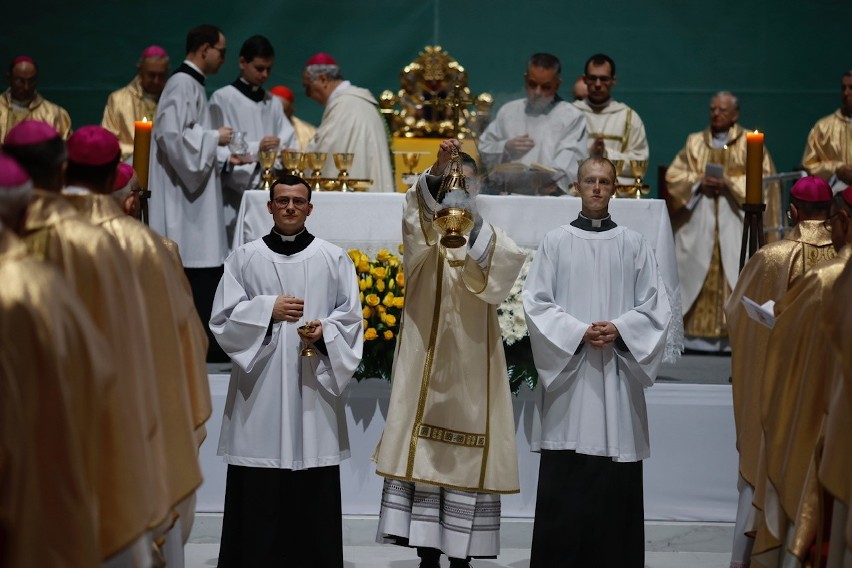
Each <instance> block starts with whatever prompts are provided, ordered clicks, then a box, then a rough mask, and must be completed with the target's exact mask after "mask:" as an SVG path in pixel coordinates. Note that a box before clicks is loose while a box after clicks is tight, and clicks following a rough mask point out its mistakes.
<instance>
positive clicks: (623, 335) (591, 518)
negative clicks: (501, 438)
mask: <svg viewBox="0 0 852 568" xmlns="http://www.w3.org/2000/svg"><path fill="white" fill-rule="evenodd" d="M577 177H578V179H579V181H578V182H577V190H578V192H579V193H580V198H581V199H582V209H581V213H580V215H579V216H578V217H577V219H576V220H574V221H572V222H571V223H570V224H569V225H563V226H561V227H559V228H556V229H553V230H552V231H550V232H548V233H547V234H546V235H545V236H544V239H543V240H542V242H541V245H540V246H539V248H538V251H537V252H536V255H535V258H534V260H533V263H532V265H531V267H530V272H529V274H528V276H527V279H526V283H525V287H524V293H523V297H524V309H525V311H526V318H527V325H528V327H529V333H530V341H531V345H532V352H533V357H534V359H535V366H536V369H537V370H538V381H539V385H538V397H537V400H536V410H535V414H534V417H533V434H532V443H531V448H532V450H533V451H537V452H541V461H540V466H539V481H538V493H537V497H536V512H535V523H534V527H533V540H532V550H531V558H530V567H531V568H545V567H546V568H550V567H552V566H619V567H639V568H641V567H642V566H643V565H644V509H643V502H642V460H644V459H646V458H647V457H649V455H650V444H649V436H648V417H647V411H646V408H645V389H646V388H647V387H650V386H651V385H652V384H653V383H654V380H655V379H656V375H657V370H658V368H659V364H660V362H661V361H662V357H663V354H664V351H665V344H666V334H667V332H668V328H669V326H670V324H671V308H670V304H669V299H668V295H667V294H666V292H665V286H664V284H663V280H662V277H661V275H660V273H659V270H658V268H657V261H656V258H655V256H654V251H653V249H652V248H651V246H650V244H649V243H648V242H647V241H646V239H645V237H643V236H642V235H641V234H639V233H637V232H635V231H632V230H631V229H627V228H625V227H619V226H617V225H616V224H615V223H614V222H613V220H612V218H611V217H610V216H609V212H608V211H609V200H610V199H611V198H612V195H613V193H614V191H615V179H616V176H615V166H614V165H613V164H612V162H610V161H609V160H606V159H603V158H590V159H588V160H586V161H585V162H583V164H582V166H581V167H580V169H579V171H578V173H577ZM613 543H617V545H613Z"/></svg>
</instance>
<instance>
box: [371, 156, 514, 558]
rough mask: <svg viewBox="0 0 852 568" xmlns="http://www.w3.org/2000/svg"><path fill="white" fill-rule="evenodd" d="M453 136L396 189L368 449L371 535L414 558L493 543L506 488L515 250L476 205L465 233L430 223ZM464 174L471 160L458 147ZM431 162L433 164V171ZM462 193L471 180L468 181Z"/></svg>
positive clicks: (470, 173)
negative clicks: (379, 391)
mask: <svg viewBox="0 0 852 568" xmlns="http://www.w3.org/2000/svg"><path fill="white" fill-rule="evenodd" d="M460 145H461V144H460V142H459V141H458V140H455V139H450V140H444V141H443V142H441V145H440V150H439V152H438V160H437V161H436V162H435V164H434V165H433V166H432V167H431V168H430V169H429V170H427V171H426V172H425V173H424V174H422V175H421V176H420V178H419V179H418V182H417V183H416V184H415V185H414V186H413V187H412V188H411V189H409V190H408V192H407V193H406V195H405V213H404V217H403V230H402V233H403V245H404V247H405V285H406V288H405V309H404V313H403V319H402V331H401V333H400V336H399V339H398V343H397V351H396V353H395V357H394V365H393V389H392V390H391V398H390V405H389V406H388V413H387V420H386V422H385V428H384V431H383V432H382V438H381V441H380V442H379V447H378V448H377V449H376V455H375V460H376V473H378V474H379V475H381V476H383V477H385V480H384V487H383V490H382V504H381V510H380V515H379V529H378V535H377V540H378V541H379V542H387V543H393V544H400V545H407V546H412V547H416V548H417V554H418V556H419V557H420V559H421V563H420V566H421V568H439V566H440V556H441V554H442V553H443V554H446V555H447V556H448V557H449V558H450V567H451V568H462V567H469V566H470V564H469V560H470V558H494V557H496V556H497V554H498V553H499V552H500V494H503V493H517V492H518V491H519V490H520V485H519V482H518V456H517V449H516V443H515V420H514V415H513V413H512V400H511V397H512V395H511V392H510V389H509V384H508V374H507V371H506V358H505V354H504V351H503V341H502V335H501V332H500V324H499V322H498V320H497V306H499V305H500V303H501V302H502V301H503V300H505V299H506V296H508V295H509V292H510V290H511V288H512V285H513V284H514V283H515V280H516V278H517V276H518V273H519V272H520V270H521V266H522V265H523V263H524V259H525V254H524V253H523V252H522V251H521V250H520V249H519V248H518V247H517V245H515V243H514V241H512V240H511V239H510V238H509V237H508V236H507V235H506V233H504V232H503V231H502V230H501V229H499V228H497V227H494V226H492V225H491V224H490V223H488V222H485V221H483V219H482V217H480V216H479V215H478V214H475V215H474V217H475V219H476V220H475V224H474V227H473V228H472V230H471V233H470V236H469V237H468V240H467V243H465V244H464V245H462V246H460V247H456V248H451V247H446V246H444V245H443V244H441V239H440V235H439V233H438V232H437V231H436V229H435V227H434V226H433V224H432V218H433V216H434V213H435V212H436V211H439V210H440V209H443V208H444V207H445V206H446V204H447V203H448V202H449V199H450V196H452V195H453V194H456V195H457V194H458V193H460V192H458V191H453V192H451V193H448V194H447V196H446V197H444V200H443V202H442V203H443V205H442V204H439V203H438V202H437V198H438V197H439V195H438V194H439V188H440V186H441V183H442V181H443V179H444V178H445V177H446V176H447V175H449V174H447V173H446V172H445V171H444V170H445V168H446V167H447V164H448V163H449V161H450V156H451V152H452V149H453V148H454V147H455V148H456V149H458V148H459V147H460ZM461 157H462V170H463V173H464V176H465V178H474V177H475V175H476V171H475V170H474V169H473V168H475V167H476V162H474V161H473V159H472V158H471V157H470V156H467V155H466V154H463V153H462V154H461ZM433 173H434V174H435V175H433ZM472 193H475V190H473V189H472Z"/></svg>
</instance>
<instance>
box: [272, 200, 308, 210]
mask: <svg viewBox="0 0 852 568" xmlns="http://www.w3.org/2000/svg"><path fill="white" fill-rule="evenodd" d="M272 203H274V204H275V205H276V207H281V208H282V209H283V208H284V207H287V206H288V205H290V204H291V203H292V204H293V207H295V208H296V209H304V208H305V207H307V206H308V200H307V199H305V198H304V197H276V198H275V199H273V200H272Z"/></svg>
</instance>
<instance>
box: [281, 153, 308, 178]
mask: <svg viewBox="0 0 852 568" xmlns="http://www.w3.org/2000/svg"><path fill="white" fill-rule="evenodd" d="M302 161H303V156H302V153H301V152H299V151H298V150H282V151H281V164H282V165H283V166H284V169H285V170H286V173H288V174H290V175H293V176H299V177H302V171H301V167H302Z"/></svg>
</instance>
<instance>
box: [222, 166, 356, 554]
mask: <svg viewBox="0 0 852 568" xmlns="http://www.w3.org/2000/svg"><path fill="white" fill-rule="evenodd" d="M268 209H269V213H270V214H271V215H272V220H273V227H272V230H271V231H270V232H269V234H268V235H266V236H265V237H262V238H260V239H257V240H255V241H252V242H250V243H246V244H245V245H243V246H241V247H240V248H238V249H236V250H235V251H234V252H233V253H231V254H230V255H229V256H228V259H227V260H226V261H225V272H224V275H223V276H222V280H221V282H220V283H219V288H218V289H217V290H216V298H215V301H214V304H213V315H212V317H211V319H210V329H211V330H212V331H213V333H214V335H215V337H216V340H217V341H218V342H219V343H220V345H221V346H222V348H223V349H224V350H225V351H226V352H227V353H228V355H229V356H230V357H231V358H232V360H233V363H234V364H233V369H232V371H231V381H230V385H229V387H228V395H227V399H226V402H225V409H226V410H225V416H224V419H223V421H222V432H221V435H220V438H219V455H222V456H224V459H225V462H226V463H227V464H228V477H227V482H226V487H225V513H224V520H223V523H222V539H221V542H222V544H221V549H220V551H219V565H220V566H278V565H286V566H290V565H293V566H295V565H298V566H303V565H308V566H316V567H319V568H340V567H341V566H343V520H342V511H341V496H340V463H341V462H342V461H343V460H345V459H346V458H348V457H349V439H348V434H347V430H346V414H345V410H344V406H345V402H346V401H345V397H344V391H345V389H346V387H347V386H348V385H349V382H350V380H351V379H352V376H353V374H354V373H355V370H356V368H357V367H358V365H359V363H360V362H361V353H362V348H363V342H364V332H363V327H362V319H363V318H362V312H361V309H362V308H361V301H360V299H359V293H360V290H359V288H358V278H357V277H356V274H355V266H354V265H353V263H352V260H351V259H350V258H349V255H348V254H347V253H346V251H344V250H343V249H341V248H340V247H338V246H336V245H333V244H331V243H329V242H327V241H324V240H322V239H320V238H317V237H314V235H312V234H311V233H310V232H308V230H307V229H306V228H305V220H306V219H307V218H308V216H309V215H310V214H311V212H312V211H313V205H312V204H311V188H310V186H309V185H308V183H307V182H306V181H305V180H303V179H302V178H299V177H296V176H292V175H285V176H282V177H281V178H279V179H278V180H276V181H275V182H274V183H273V186H272V189H271V190H270V200H269V203H268ZM305 325H309V326H310V329H305V327H304V326H305ZM307 346H311V347H313V349H314V354H313V356H308V353H307V352H306V351H305V348H306V347H307ZM293 511H298V515H299V519H298V522H297V523H296V524H295V525H294V524H293V523H292V515H293ZM318 536H321V538H322V542H321V544H319V545H318V544H317V538H318Z"/></svg>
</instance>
